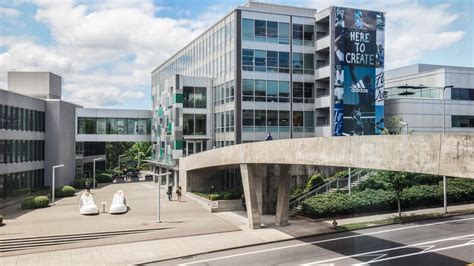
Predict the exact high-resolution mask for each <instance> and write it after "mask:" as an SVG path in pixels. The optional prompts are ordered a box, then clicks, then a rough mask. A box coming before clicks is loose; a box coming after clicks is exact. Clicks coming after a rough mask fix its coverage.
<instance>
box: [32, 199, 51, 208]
mask: <svg viewBox="0 0 474 266" xmlns="http://www.w3.org/2000/svg"><path fill="white" fill-rule="evenodd" d="M48 205H49V198H48V197H47V196H37V197H35V208H44V207H47V206H48Z"/></svg>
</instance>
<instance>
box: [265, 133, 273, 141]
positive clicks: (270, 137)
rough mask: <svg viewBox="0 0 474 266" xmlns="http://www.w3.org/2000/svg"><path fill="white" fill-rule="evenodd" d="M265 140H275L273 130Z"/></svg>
mask: <svg viewBox="0 0 474 266" xmlns="http://www.w3.org/2000/svg"><path fill="white" fill-rule="evenodd" d="M265 140H273V137H272V132H268V134H267V137H266V138H265Z"/></svg>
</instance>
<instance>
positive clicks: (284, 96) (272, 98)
mask: <svg viewBox="0 0 474 266" xmlns="http://www.w3.org/2000/svg"><path fill="white" fill-rule="evenodd" d="M289 84H290V83H289V82H288V81H276V80H258V79H256V80H253V79H244V80H242V100H243V101H256V102H265V101H266V102H289V97H290V88H289ZM292 96H293V102H294V103H302V102H305V103H313V102H314V83H312V82H293V89H292Z"/></svg>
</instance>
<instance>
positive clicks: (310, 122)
mask: <svg viewBox="0 0 474 266" xmlns="http://www.w3.org/2000/svg"><path fill="white" fill-rule="evenodd" d="M304 131H305V132H314V112H313V111H305V112H304Z"/></svg>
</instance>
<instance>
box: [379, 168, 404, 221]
mask: <svg viewBox="0 0 474 266" xmlns="http://www.w3.org/2000/svg"><path fill="white" fill-rule="evenodd" d="M380 175H382V177H383V179H384V180H385V182H386V183H385V187H386V189H389V190H393V191H394V192H395V196H396V198H397V206H398V217H400V218H401V217H402V209H401V206H400V197H401V195H402V192H403V190H404V189H405V188H407V187H408V186H410V176H411V175H412V174H410V173H405V172H394V171H381V172H380Z"/></svg>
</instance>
